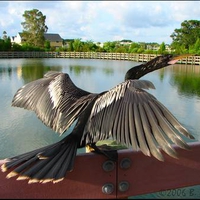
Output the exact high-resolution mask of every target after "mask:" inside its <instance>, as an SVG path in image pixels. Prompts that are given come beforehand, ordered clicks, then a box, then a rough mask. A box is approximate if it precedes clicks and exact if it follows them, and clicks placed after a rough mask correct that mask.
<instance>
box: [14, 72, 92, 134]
mask: <svg viewBox="0 0 200 200" xmlns="http://www.w3.org/2000/svg"><path fill="white" fill-rule="evenodd" d="M86 96H87V98H83V97H86ZM94 96H96V94H91V93H89V92H87V91H84V90H82V89H80V88H78V87H76V86H75V84H74V83H73V82H72V80H71V79H70V77H69V75H68V74H66V73H61V72H51V71H50V72H47V73H46V74H45V75H44V77H43V78H41V79H38V80H35V81H32V82H30V83H27V84H26V85H24V86H23V87H21V88H20V89H19V90H18V91H17V92H16V94H15V95H14V97H13V100H12V106H16V107H21V108H24V109H28V110H32V111H34V112H35V113H36V115H37V117H38V118H39V119H40V120H41V121H42V122H43V123H44V124H45V125H46V126H48V127H50V128H52V129H53V130H54V131H56V132H58V133H60V134H62V133H63V132H64V131H65V130H66V129H68V128H69V127H70V126H71V125H72V123H73V122H74V121H75V120H76V119H77V118H78V116H79V115H80V113H81V112H82V111H83V110H84V109H85V108H86V107H87V105H88V103H89V102H90V101H91V99H93V98H94ZM80 99H81V100H82V101H80Z"/></svg>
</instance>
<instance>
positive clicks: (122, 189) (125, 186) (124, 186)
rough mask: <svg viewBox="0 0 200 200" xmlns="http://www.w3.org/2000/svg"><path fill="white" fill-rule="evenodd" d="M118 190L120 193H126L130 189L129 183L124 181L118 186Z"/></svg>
mask: <svg viewBox="0 0 200 200" xmlns="http://www.w3.org/2000/svg"><path fill="white" fill-rule="evenodd" d="M118 189H119V191H120V192H125V191H127V190H128V189H129V183H128V182H127V181H122V182H120V183H119V185H118Z"/></svg>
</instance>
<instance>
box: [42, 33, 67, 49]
mask: <svg viewBox="0 0 200 200" xmlns="http://www.w3.org/2000/svg"><path fill="white" fill-rule="evenodd" d="M44 37H45V40H48V41H49V42H50V46H51V47H55V48H59V47H62V46H63V39H62V38H61V37H60V35H59V34H56V33H45V34H44Z"/></svg>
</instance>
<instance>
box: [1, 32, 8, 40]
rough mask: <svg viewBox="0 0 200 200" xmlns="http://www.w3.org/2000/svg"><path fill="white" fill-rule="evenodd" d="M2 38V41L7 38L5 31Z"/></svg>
mask: <svg viewBox="0 0 200 200" xmlns="http://www.w3.org/2000/svg"><path fill="white" fill-rule="evenodd" d="M2 38H3V40H4V41H5V40H6V39H7V38H8V36H7V32H6V31H3V37H2Z"/></svg>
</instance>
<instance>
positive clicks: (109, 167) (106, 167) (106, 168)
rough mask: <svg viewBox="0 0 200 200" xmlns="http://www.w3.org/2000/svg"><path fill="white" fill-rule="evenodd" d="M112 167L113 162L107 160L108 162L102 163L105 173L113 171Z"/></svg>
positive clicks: (113, 165)
mask: <svg viewBox="0 0 200 200" xmlns="http://www.w3.org/2000/svg"><path fill="white" fill-rule="evenodd" d="M114 167H115V164H114V162H113V161H110V160H108V161H106V162H104V163H103V169H104V171H106V172H110V171H112V170H113V169H114Z"/></svg>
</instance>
